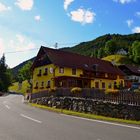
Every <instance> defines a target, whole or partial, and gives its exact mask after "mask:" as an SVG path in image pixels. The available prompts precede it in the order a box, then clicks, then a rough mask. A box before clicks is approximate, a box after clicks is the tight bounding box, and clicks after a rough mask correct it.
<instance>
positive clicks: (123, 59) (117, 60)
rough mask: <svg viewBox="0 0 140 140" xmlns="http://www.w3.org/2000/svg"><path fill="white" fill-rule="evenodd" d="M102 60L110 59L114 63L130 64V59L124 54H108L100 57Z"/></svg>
mask: <svg viewBox="0 0 140 140" xmlns="http://www.w3.org/2000/svg"><path fill="white" fill-rule="evenodd" d="M102 60H106V61H110V62H112V63H114V64H115V65H120V64H132V61H131V60H130V59H129V58H128V57H127V56H124V55H109V56H107V57H104V58H102Z"/></svg>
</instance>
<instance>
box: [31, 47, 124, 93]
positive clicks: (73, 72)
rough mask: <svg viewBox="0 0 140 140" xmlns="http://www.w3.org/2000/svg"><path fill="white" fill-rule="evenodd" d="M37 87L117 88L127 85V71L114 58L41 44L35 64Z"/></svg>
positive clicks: (34, 73) (41, 89)
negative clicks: (125, 74)
mask: <svg viewBox="0 0 140 140" xmlns="http://www.w3.org/2000/svg"><path fill="white" fill-rule="evenodd" d="M32 72H33V89H32V92H33V93H36V92H40V91H45V90H48V89H53V88H55V87H57V88H59V87H64V88H72V87H81V88H98V89H115V88H116V87H117V86H118V85H122V86H124V74H123V72H122V71H120V69H118V68H117V67H115V66H113V65H112V64H111V63H110V62H107V61H104V60H100V59H97V58H90V57H87V56H82V55H79V54H74V53H70V52H65V51H62V50H56V49H50V48H46V47H41V48H40V50H39V52H38V54H37V57H36V59H35V61H34V63H33V65H32Z"/></svg>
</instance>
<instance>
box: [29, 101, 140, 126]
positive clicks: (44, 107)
mask: <svg viewBox="0 0 140 140" xmlns="http://www.w3.org/2000/svg"><path fill="white" fill-rule="evenodd" d="M29 105H31V106H34V107H37V108H41V109H46V110H49V111H54V112H58V113H63V114H66V115H72V116H78V117H83V118H88V119H97V120H104V121H110V122H118V123H126V124H135V125H140V121H133V120H124V119H118V118H111V117H105V116H100V115H95V114H86V113H80V112H74V111H70V110H62V109H56V108H53V107H48V106H44V105H39V104H33V103H29Z"/></svg>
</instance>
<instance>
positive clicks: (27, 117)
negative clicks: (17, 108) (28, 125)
mask: <svg viewBox="0 0 140 140" xmlns="http://www.w3.org/2000/svg"><path fill="white" fill-rule="evenodd" d="M20 116H21V117H24V118H26V119H29V120H32V121H34V122H37V123H42V121H39V120H36V119H34V118H31V117H29V116H26V115H24V114H20Z"/></svg>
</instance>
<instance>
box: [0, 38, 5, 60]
mask: <svg viewBox="0 0 140 140" xmlns="http://www.w3.org/2000/svg"><path fill="white" fill-rule="evenodd" d="M3 53H4V42H3V39H2V38H0V57H1V56H2V54H3Z"/></svg>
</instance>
